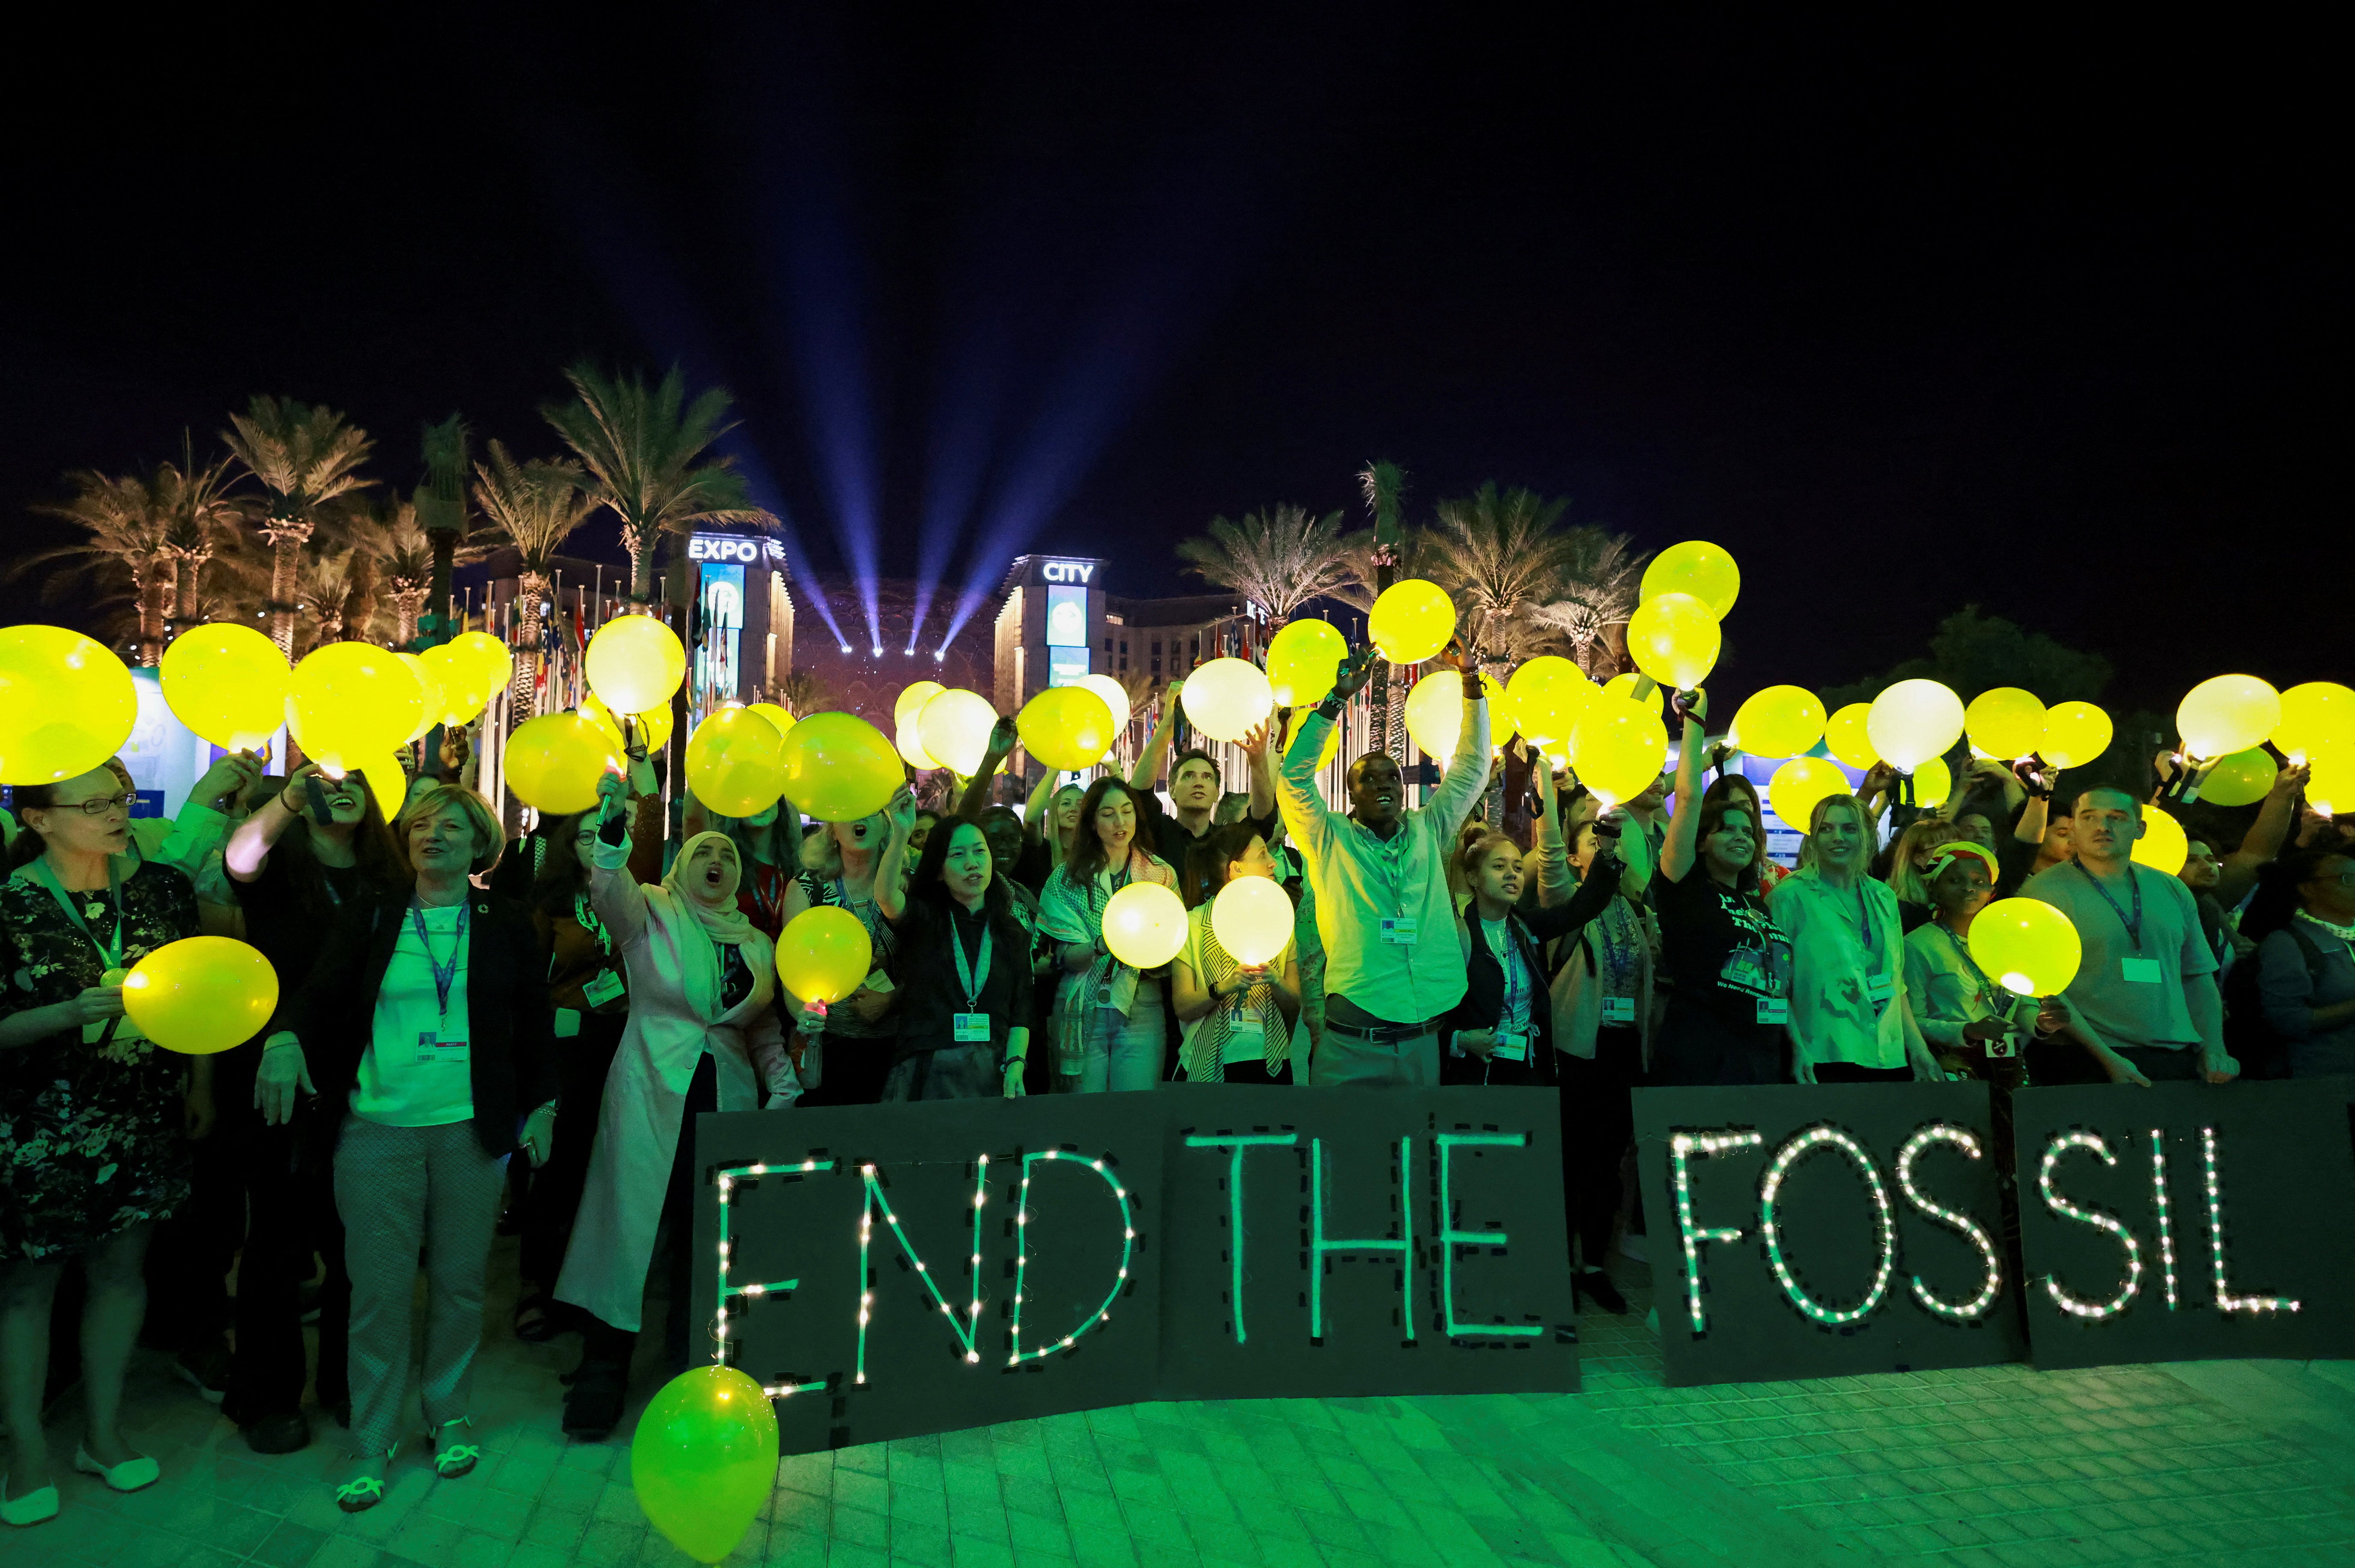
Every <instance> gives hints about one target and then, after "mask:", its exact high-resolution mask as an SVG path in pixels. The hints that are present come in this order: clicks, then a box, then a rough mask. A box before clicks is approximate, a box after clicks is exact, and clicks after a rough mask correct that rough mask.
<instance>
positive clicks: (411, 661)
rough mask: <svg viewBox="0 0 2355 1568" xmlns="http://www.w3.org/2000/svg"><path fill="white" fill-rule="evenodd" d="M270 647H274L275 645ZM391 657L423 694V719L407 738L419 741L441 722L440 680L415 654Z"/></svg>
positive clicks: (441, 697) (402, 653) (429, 666)
mask: <svg viewBox="0 0 2355 1568" xmlns="http://www.w3.org/2000/svg"><path fill="white" fill-rule="evenodd" d="M265 640H267V639H265ZM272 646H273V647H275V644H272ZM393 656H394V657H395V658H398V659H399V660H400V662H401V663H402V664H403V665H404V666H406V667H408V669H409V673H410V674H411V675H413V676H415V677H417V684H418V686H419V687H420V688H421V689H422V690H423V691H424V693H425V717H423V718H422V719H420V720H418V721H417V728H416V729H415V730H413V731H410V736H409V738H410V740H411V741H421V740H423V739H424V738H425V736H426V733H427V731H431V730H432V728H433V726H435V725H436V724H439V723H441V722H442V704H443V703H444V702H445V701H446V700H447V699H446V698H444V697H443V696H442V679H441V677H439V676H437V675H435V674H434V673H433V667H432V666H431V665H429V664H427V663H426V662H425V660H424V659H423V658H422V657H421V656H418V655H416V654H412V653H407V652H396V653H395V654H394V655H393Z"/></svg>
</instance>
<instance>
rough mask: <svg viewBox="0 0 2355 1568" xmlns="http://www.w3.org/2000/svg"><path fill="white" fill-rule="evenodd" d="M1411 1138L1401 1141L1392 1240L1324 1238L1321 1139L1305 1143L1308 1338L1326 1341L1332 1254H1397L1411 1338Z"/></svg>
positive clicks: (1404, 1316) (1403, 1313)
mask: <svg viewBox="0 0 2355 1568" xmlns="http://www.w3.org/2000/svg"><path fill="white" fill-rule="evenodd" d="M1413 1142H1414V1140H1413V1139H1412V1138H1401V1139H1399V1147H1398V1162H1399V1167H1398V1168H1399V1233H1398V1235H1397V1237H1396V1238H1394V1239H1392V1238H1381V1239H1376V1240H1372V1241H1354V1242H1336V1241H1328V1240H1327V1239H1326V1235H1325V1140H1324V1139H1323V1138H1310V1139H1309V1140H1308V1189H1309V1190H1308V1338H1309V1339H1310V1340H1311V1341H1312V1342H1318V1343H1321V1342H1322V1341H1323V1340H1324V1338H1325V1259H1326V1258H1327V1255H1328V1254H1330V1253H1398V1255H1399V1320H1400V1321H1401V1323H1403V1324H1404V1325H1405V1326H1406V1338H1407V1341H1408V1342H1409V1343H1412V1341H1413V1339H1414V1302H1413V1299H1412V1294H1411V1293H1412V1290H1413V1287H1414V1286H1413V1275H1414V1169H1413V1167H1412V1164H1411V1163H1410V1156H1411V1155H1412V1144H1413Z"/></svg>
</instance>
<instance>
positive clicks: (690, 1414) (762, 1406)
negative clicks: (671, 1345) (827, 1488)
mask: <svg viewBox="0 0 2355 1568" xmlns="http://www.w3.org/2000/svg"><path fill="white" fill-rule="evenodd" d="M630 1479H631V1482H632V1484H633V1485H634V1486H635V1487H636V1488H637V1493H638V1506H639V1507H640V1508H642V1509H645V1513H646V1518H647V1519H648V1520H651V1521H653V1524H654V1527H655V1529H656V1530H659V1531H662V1532H663V1533H664V1534H665V1535H666V1536H668V1537H669V1538H670V1541H671V1544H672V1545H674V1546H676V1547H677V1548H678V1549H679V1550H680V1551H681V1552H686V1553H687V1555H688V1556H689V1557H692V1558H694V1559H695V1560H696V1561H697V1562H698V1563H718V1562H719V1561H721V1560H722V1559H723V1558H725V1557H726V1556H727V1555H728V1554H729V1553H730V1552H733V1551H734V1550H736V1545H737V1542H739V1541H742V1540H743V1539H744V1532H745V1531H748V1530H750V1529H751V1527H752V1520H753V1519H754V1518H755V1517H756V1516H757V1515H758V1514H759V1513H760V1511H761V1505H762V1503H763V1502H766V1501H767V1500H768V1498H769V1493H770V1491H771V1490H772V1489H773V1488H774V1487H775V1486H776V1484H777V1413H776V1410H775V1409H774V1408H773V1406H772V1405H771V1404H770V1403H769V1396H768V1395H767V1394H765V1393H762V1392H761V1385H760V1384H759V1383H756V1382H754V1381H752V1380H751V1378H749V1377H747V1376H745V1375H744V1374H743V1373H742V1372H740V1371H737V1370H736V1369H735V1368H733V1367H720V1366H707V1367H697V1368H694V1369H693V1370H691V1371H684V1372H681V1373H680V1374H679V1375H678V1376H677V1377H675V1378H673V1379H671V1380H670V1381H668V1382H666V1383H665V1384H664V1385H663V1387H662V1392H659V1393H657V1394H655V1397H654V1399H653V1401H652V1402H651V1403H648V1404H647V1406H646V1413H645V1414H644V1415H642V1416H640V1417H639V1418H638V1431H637V1435H636V1436H634V1437H633V1438H632V1439H631V1440H630Z"/></svg>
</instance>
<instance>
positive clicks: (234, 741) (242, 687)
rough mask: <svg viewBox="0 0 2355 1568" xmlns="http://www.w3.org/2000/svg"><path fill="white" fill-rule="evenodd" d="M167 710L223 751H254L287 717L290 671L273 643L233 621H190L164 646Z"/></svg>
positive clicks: (248, 627)
mask: <svg viewBox="0 0 2355 1568" xmlns="http://www.w3.org/2000/svg"><path fill="white" fill-rule="evenodd" d="M158 673H159V674H160V675H161V676H162V677H163V684H164V700H165V703H166V704H168V705H169V706H170V708H171V709H172V716H173V717H174V718H176V719H177V720H179V721H180V722H181V723H183V724H186V726H187V727H188V728H189V729H191V730H193V731H196V732H197V734H198V735H200V736H202V737H203V738H204V739H206V740H208V741H211V742H212V743H213V744H214V745H216V746H218V747H220V748H221V749H222V750H223V751H226V752H253V751H259V750H260V749H261V747H262V746H264V745H266V744H268V743H269V741H270V737H271V735H272V733H274V732H275V731H276V730H277V729H278V726H279V725H281V724H282V723H284V722H285V721H286V692H287V688H289V687H291V686H292V685H293V682H294V672H293V669H292V668H290V667H288V665H287V663H286V656H285V655H284V654H282V653H280V652H279V651H278V645H277V644H276V643H273V642H272V641H271V640H270V639H269V638H268V637H265V636H263V635H261V633H260V632H257V631H255V630H254V629H253V628H252V627H250V626H247V625H240V624H239V623H237V622H235V621H214V622H211V623H209V624H206V625H202V626H191V627H189V628H188V629H187V630H186V631H185V632H182V633H181V634H180V635H178V636H176V637H175V638H173V639H172V645H171V646H169V647H167V648H165V650H164V663H163V667H162V668H161V670H160V671H158Z"/></svg>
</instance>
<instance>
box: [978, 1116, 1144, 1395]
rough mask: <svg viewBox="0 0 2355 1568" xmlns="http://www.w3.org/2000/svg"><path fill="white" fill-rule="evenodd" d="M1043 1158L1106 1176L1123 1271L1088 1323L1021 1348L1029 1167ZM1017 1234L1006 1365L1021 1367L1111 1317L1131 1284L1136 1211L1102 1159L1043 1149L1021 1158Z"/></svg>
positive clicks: (1027, 1256) (1027, 1259)
mask: <svg viewBox="0 0 2355 1568" xmlns="http://www.w3.org/2000/svg"><path fill="white" fill-rule="evenodd" d="M1040 1160H1062V1161H1064V1162H1066V1163H1068V1164H1071V1165H1079V1166H1084V1167H1086V1168H1088V1169H1090V1170H1092V1171H1094V1172H1095V1173H1096V1175H1097V1176H1098V1177H1099V1178H1101V1179H1103V1184H1104V1185H1105V1186H1106V1187H1109V1188H1111V1189H1112V1195H1113V1196H1114V1198H1116V1199H1118V1200H1120V1234H1121V1243H1120V1274H1119V1275H1118V1276H1117V1277H1115V1278H1114V1280H1113V1282H1112V1288H1111V1289H1110V1290H1108V1291H1106V1292H1104V1298H1103V1306H1101V1307H1097V1308H1096V1309H1095V1312H1094V1313H1093V1315H1092V1316H1091V1317H1089V1318H1088V1320H1087V1321H1086V1322H1084V1323H1082V1324H1081V1325H1080V1326H1079V1327H1078V1328H1074V1329H1072V1330H1071V1332H1070V1333H1068V1334H1066V1335H1064V1336H1063V1337H1062V1338H1061V1339H1058V1340H1055V1341H1054V1342H1053V1343H1051V1344H1049V1345H1045V1346H1042V1347H1040V1348H1039V1349H1036V1350H1026V1349H1023V1348H1022V1284H1023V1278H1024V1275H1025V1273H1026V1271H1027V1270H1028V1268H1029V1266H1030V1177H1031V1170H1030V1168H1031V1167H1032V1166H1034V1165H1036V1164H1038V1163H1039V1161H1040ZM1014 1234H1015V1237H1016V1241H1015V1247H1014V1324H1013V1339H1012V1340H1011V1341H1010V1343H1009V1345H1008V1347H1007V1357H1006V1364H1007V1366H1009V1367H1018V1366H1020V1365H1021V1364H1022V1363H1023V1362H1025V1361H1036V1360H1044V1359H1045V1358H1047V1357H1049V1356H1051V1355H1053V1354H1054V1353H1055V1352H1056V1351H1058V1350H1068V1349H1071V1343H1072V1341H1073V1340H1075V1339H1078V1338H1079V1337H1080V1336H1081V1335H1082V1334H1084V1333H1086V1332H1087V1331H1088V1330H1089V1329H1091V1328H1094V1327H1095V1326H1096V1325H1097V1324H1099V1323H1102V1322H1103V1321H1104V1320H1105V1319H1106V1318H1108V1317H1111V1316H1112V1304H1113V1302H1114V1299H1115V1298H1116V1297H1117V1296H1119V1295H1120V1293H1121V1291H1122V1290H1123V1289H1124V1288H1125V1287H1126V1286H1127V1285H1128V1265H1129V1260H1130V1259H1131V1258H1132V1257H1133V1256H1134V1255H1135V1251H1136V1214H1135V1211H1133V1210H1132V1209H1131V1208H1130V1207H1129V1202H1128V1189H1127V1188H1125V1187H1123V1186H1122V1185H1121V1184H1120V1182H1119V1181H1118V1180H1117V1179H1115V1178H1114V1176H1113V1174H1112V1172H1111V1171H1110V1170H1108V1169H1106V1168H1104V1162H1103V1160H1100V1159H1090V1158H1089V1157H1087V1156H1085V1155H1082V1154H1067V1153H1065V1152H1064V1151H1063V1150H1061V1149H1051V1148H1050V1149H1042V1150H1040V1151H1039V1153H1037V1154H1026V1155H1024V1156H1023V1157H1022V1185H1021V1187H1020V1189H1019V1190H1018V1193H1017V1195H1016V1197H1015V1200H1014Z"/></svg>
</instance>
